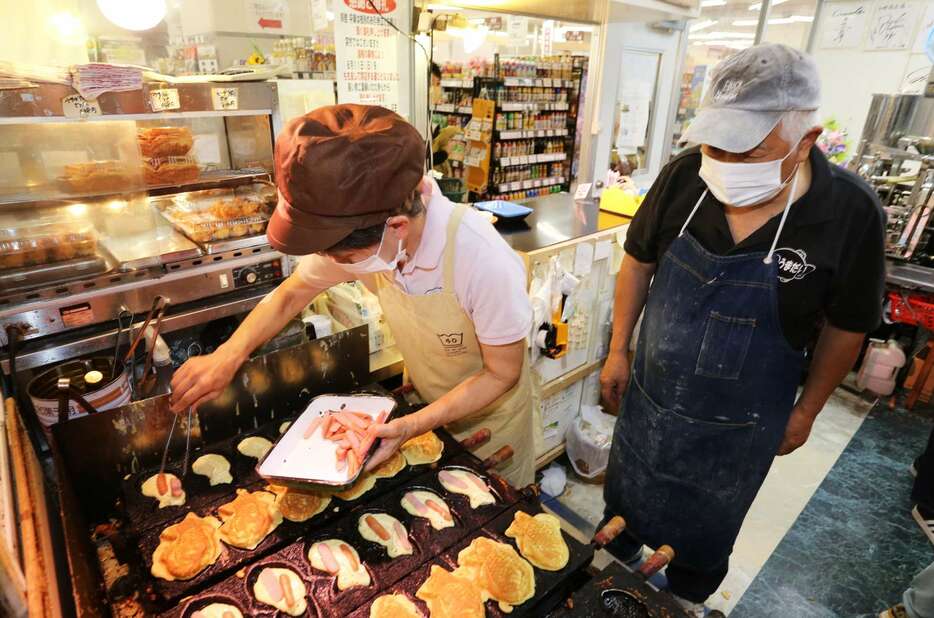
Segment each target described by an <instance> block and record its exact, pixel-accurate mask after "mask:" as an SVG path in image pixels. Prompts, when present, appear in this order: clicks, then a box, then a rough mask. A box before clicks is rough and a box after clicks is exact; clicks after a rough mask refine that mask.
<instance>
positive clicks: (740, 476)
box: [605, 178, 804, 571]
mask: <svg viewBox="0 0 934 618" xmlns="http://www.w3.org/2000/svg"><path fill="white" fill-rule="evenodd" d="M796 180H797V178H796ZM795 184H797V183H796V182H795V183H793V185H792V190H791V194H790V195H789V199H788V204H786V206H785V211H784V213H783V215H782V219H781V222H780V224H779V228H778V233H777V234H776V235H775V239H774V240H773V243H772V247H771V249H770V250H769V251H768V252H767V253H762V252H759V253H752V254H743V255H727V256H718V255H714V254H712V253H710V252H709V251H707V250H706V249H704V248H703V247H702V246H701V245H700V243H698V242H697V240H696V239H695V238H694V237H693V236H691V234H690V233H688V232H687V231H686V230H687V226H688V223H689V222H690V220H691V218H692V217H693V216H694V213H695V212H697V209H698V207H699V206H700V204H701V202H702V201H703V200H704V198H705V197H706V195H707V191H704V193H703V194H702V195H701V197H700V199H698V201H697V204H695V206H694V209H693V210H692V211H691V214H690V216H689V217H688V219H687V221H685V223H684V227H683V228H682V229H681V233H680V234H679V236H678V237H677V238H676V239H675V240H674V241H673V242H672V243H671V245H670V246H669V248H668V251H667V252H666V253H665V255H664V256H662V259H661V260H660V263H659V266H658V270H657V272H656V274H655V278H654V280H653V282H652V286H651V288H650V289H649V293H648V298H647V300H646V305H645V313H644V316H643V318H642V327H641V330H640V333H639V339H638V344H637V349H636V357H635V361H634V363H633V367H632V374H631V378H630V383H629V387H628V389H627V391H626V396H625V399H624V402H623V406H622V411H621V413H620V417H619V419H618V421H617V423H616V429H615V432H614V436H613V446H612V450H611V454H610V464H609V468H608V470H607V477H606V487H605V498H606V502H607V505H608V507H609V508H610V509H611V510H612V511H613V512H615V513H619V514H620V515H622V516H623V517H624V518H625V519H626V521H627V523H628V526H627V529H628V530H629V532H630V533H631V534H632V536H633V537H635V538H636V539H637V540H638V541H640V542H642V543H644V544H646V545H648V546H650V547H658V546H660V545H662V544H664V543H667V544H669V545H671V546H672V547H673V548H674V550H675V552H676V556H677V557H676V560H677V561H678V562H679V563H682V564H684V565H686V566H689V567H692V568H694V569H697V570H702V571H704V570H710V569H714V568H716V567H717V566H718V565H722V564H724V562H725V561H726V560H727V558H728V557H729V555H730V553H731V552H732V549H733V543H734V541H735V540H736V536H737V534H738V533H739V529H740V526H741V525H742V523H743V518H744V517H745V516H746V512H747V511H748V510H749V506H750V505H751V504H752V501H753V499H754V498H755V496H756V493H757V492H758V491H759V487H760V486H761V485H762V482H763V480H765V475H766V473H767V472H768V470H769V467H770V466H771V464H772V460H773V458H774V457H775V453H776V451H777V450H778V447H779V445H780V444H781V442H782V438H783V436H784V433H785V426H786V424H787V422H788V418H789V415H790V413H791V410H792V408H793V406H794V402H795V393H796V389H797V386H798V383H799V380H800V377H801V371H802V369H803V362H804V353H803V352H801V351H796V350H794V349H793V348H792V347H791V346H790V345H789V344H788V342H787V340H786V339H785V336H784V334H783V332H782V328H781V322H780V321H779V312H778V264H777V260H773V259H772V254H773V253H774V250H775V247H776V244H777V242H778V237H779V235H780V234H781V230H782V227H783V226H784V224H785V219H786V217H787V215H788V210H789V206H790V204H791V201H792V197H793V196H794V192H795V186H794V185H795Z"/></svg>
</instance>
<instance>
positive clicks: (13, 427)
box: [6, 399, 49, 617]
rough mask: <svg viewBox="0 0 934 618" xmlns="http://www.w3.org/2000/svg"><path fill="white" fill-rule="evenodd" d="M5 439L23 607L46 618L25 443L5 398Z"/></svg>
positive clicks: (10, 401) (11, 406)
mask: <svg viewBox="0 0 934 618" xmlns="http://www.w3.org/2000/svg"><path fill="white" fill-rule="evenodd" d="M6 415H7V439H8V440H9V441H10V459H12V461H13V478H14V481H15V485H16V499H17V508H18V510H19V512H18V519H19V526H20V533H21V535H22V539H23V544H22V551H23V565H24V569H23V571H24V574H25V576H26V608H27V611H28V614H29V616H31V617H32V616H38V617H45V616H48V615H49V614H48V613H47V611H46V597H45V588H46V586H45V583H46V582H45V581H44V580H45V572H44V569H43V567H42V554H41V553H40V551H39V537H38V534H37V532H36V520H35V512H34V511H33V501H32V500H33V498H32V496H30V495H29V486H30V483H29V473H28V472H27V468H26V451H25V448H26V446H25V445H24V444H23V436H22V434H21V433H20V426H19V417H18V416H17V414H16V404H15V403H14V402H13V400H12V399H7V400H6Z"/></svg>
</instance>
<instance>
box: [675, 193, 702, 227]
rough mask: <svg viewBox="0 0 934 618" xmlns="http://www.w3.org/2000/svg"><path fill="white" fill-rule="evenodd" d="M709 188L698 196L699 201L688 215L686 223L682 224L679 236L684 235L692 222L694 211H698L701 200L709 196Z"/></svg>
mask: <svg viewBox="0 0 934 618" xmlns="http://www.w3.org/2000/svg"><path fill="white" fill-rule="evenodd" d="M708 191H709V189H704V192H703V193H701V194H700V197H699V198H697V203H695V204H694V208H692V209H691V214H689V215H688V218H687V219H685V221H684V225H682V226H681V231H680V232H678V236H684V230H686V229H688V223H690V222H691V219H693V218H694V213H696V212H697V209H698V208H700V205H701V202H703V201H704V198H705V197H707V192H708Z"/></svg>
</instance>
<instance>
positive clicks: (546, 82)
mask: <svg viewBox="0 0 934 618" xmlns="http://www.w3.org/2000/svg"><path fill="white" fill-rule="evenodd" d="M441 85H442V86H443V85H444V82H443V81H442V82H441ZM503 85H504V86H506V87H507V88H515V87H522V86H524V87H528V86H532V87H536V88H573V87H574V82H573V81H572V80H569V79H558V78H557V77H505V78H503Z"/></svg>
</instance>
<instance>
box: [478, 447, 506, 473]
mask: <svg viewBox="0 0 934 618" xmlns="http://www.w3.org/2000/svg"><path fill="white" fill-rule="evenodd" d="M512 454H513V450H512V447H511V446H509V445H508V444H507V445H506V446H503V447H501V448H500V449H499V450H498V451H496V452H495V453H493V454H492V455H490V456H489V457H487V458H486V459H484V460H483V464H482V465H483V468H484V470H490V469H492V468H495V467H496V466H498V465H499V464H501V463H503V462H504V461H507V460H509V459H511V458H512Z"/></svg>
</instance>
